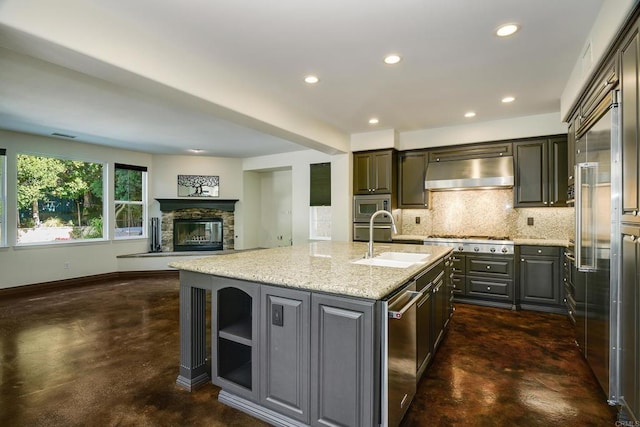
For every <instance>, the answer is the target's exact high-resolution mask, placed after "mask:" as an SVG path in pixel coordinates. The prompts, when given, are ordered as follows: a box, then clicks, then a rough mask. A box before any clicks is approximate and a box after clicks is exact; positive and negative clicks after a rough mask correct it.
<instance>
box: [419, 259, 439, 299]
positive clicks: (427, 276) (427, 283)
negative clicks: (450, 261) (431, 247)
mask: <svg viewBox="0 0 640 427" xmlns="http://www.w3.org/2000/svg"><path fill="white" fill-rule="evenodd" d="M441 274H442V275H443V276H444V261H440V262H438V263H437V264H434V265H433V266H432V267H431V268H430V269H429V270H427V271H425V272H423V273H421V274H420V275H418V276H417V277H416V291H418V292H421V291H423V290H424V291H427V290H428V289H429V288H430V287H431V286H432V285H433V283H434V282H437V281H438V280H439V278H438V276H440V275H441Z"/></svg>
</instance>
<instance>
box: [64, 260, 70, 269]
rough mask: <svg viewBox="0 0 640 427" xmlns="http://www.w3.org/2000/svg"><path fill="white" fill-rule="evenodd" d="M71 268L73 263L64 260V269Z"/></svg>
mask: <svg viewBox="0 0 640 427" xmlns="http://www.w3.org/2000/svg"><path fill="white" fill-rule="evenodd" d="M70 268H71V263H70V262H69V261H65V262H64V269H65V270H69V269H70Z"/></svg>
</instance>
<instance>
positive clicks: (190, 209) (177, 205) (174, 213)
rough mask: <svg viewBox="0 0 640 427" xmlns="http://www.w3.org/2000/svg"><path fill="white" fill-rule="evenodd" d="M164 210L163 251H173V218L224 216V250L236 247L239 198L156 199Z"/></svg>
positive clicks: (162, 226)
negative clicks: (235, 213)
mask: <svg viewBox="0 0 640 427" xmlns="http://www.w3.org/2000/svg"><path fill="white" fill-rule="evenodd" d="M156 200H157V201H158V202H160V211H161V212H162V221H161V244H162V252H173V220H174V219H202V218H214V217H217V218H222V224H223V227H222V250H232V249H234V236H235V231H234V224H235V223H234V212H235V203H236V202H237V200H195V199H156Z"/></svg>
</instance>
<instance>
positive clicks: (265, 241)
mask: <svg viewBox="0 0 640 427" xmlns="http://www.w3.org/2000/svg"><path fill="white" fill-rule="evenodd" d="M259 175H260V195H261V197H260V201H261V203H260V210H259V211H258V212H259V221H260V227H259V231H258V238H259V239H260V247H261V248H274V247H276V246H290V245H291V239H292V206H291V200H292V195H293V191H292V182H291V175H292V174H291V169H290V168H289V169H285V170H276V171H271V172H261V173H260V174H259Z"/></svg>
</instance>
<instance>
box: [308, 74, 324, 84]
mask: <svg viewBox="0 0 640 427" xmlns="http://www.w3.org/2000/svg"><path fill="white" fill-rule="evenodd" d="M304 81H305V82H307V83H309V84H310V85H312V84H316V83H318V82H319V81H320V79H319V78H318V77H317V76H314V75H308V76H306V77H305V78H304Z"/></svg>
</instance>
